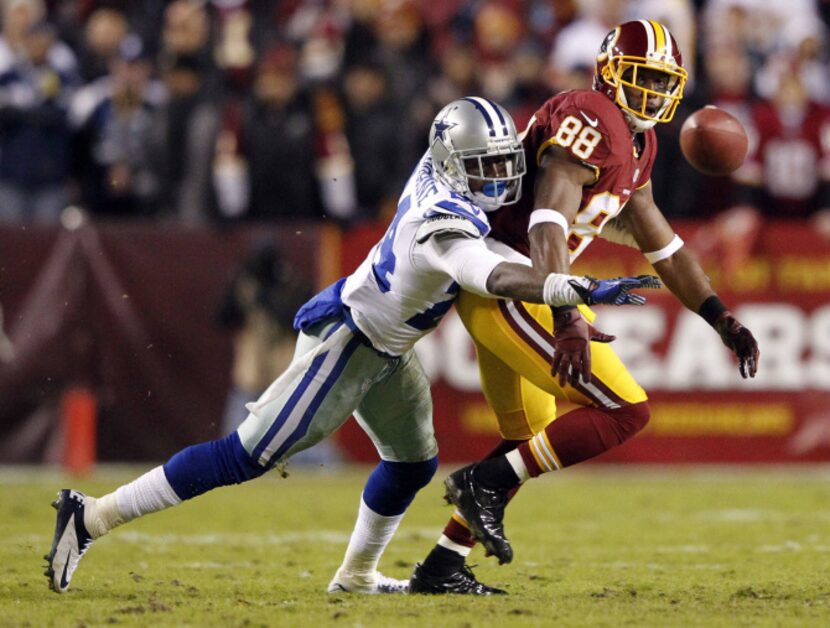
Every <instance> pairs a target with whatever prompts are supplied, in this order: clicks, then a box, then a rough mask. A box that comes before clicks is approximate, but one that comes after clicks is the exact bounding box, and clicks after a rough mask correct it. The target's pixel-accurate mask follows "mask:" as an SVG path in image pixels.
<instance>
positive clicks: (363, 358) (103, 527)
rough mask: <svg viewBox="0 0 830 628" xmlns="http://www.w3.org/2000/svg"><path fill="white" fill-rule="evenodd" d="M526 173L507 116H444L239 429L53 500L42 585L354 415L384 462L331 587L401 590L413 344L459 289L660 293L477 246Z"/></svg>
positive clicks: (423, 441)
mask: <svg viewBox="0 0 830 628" xmlns="http://www.w3.org/2000/svg"><path fill="white" fill-rule="evenodd" d="M524 172H525V162H524V151H523V148H522V145H521V143H520V142H519V139H518V137H517V134H516V128H515V126H514V123H513V120H512V119H511V118H510V115H509V114H508V113H507V111H506V110H504V109H503V108H502V107H501V106H499V105H497V104H495V103H492V102H490V101H487V100H485V99H483V98H463V99H460V100H456V101H454V102H452V103H450V104H449V105H448V106H447V107H445V108H444V109H443V110H442V111H441V112H440V113H439V114H438V116H437V118H436V119H435V121H434V123H433V126H432V129H431V132H430V147H429V150H428V151H427V152H426V154H425V155H424V156H423V158H422V159H421V161H420V162H419V163H418V165H417V167H416V168H415V171H414V173H413V174H412V176H411V178H410V180H409V182H408V183H407V185H406V188H405V189H404V191H403V194H402V195H401V198H400V202H399V204H398V211H397V214H396V216H395V218H394V220H393V221H392V223H391V224H390V225H389V228H388V229H387V231H386V234H385V236H384V237H383V239H382V240H381V241H380V242H379V243H377V244H376V245H375V246H374V247H373V248H372V250H371V251H370V252H369V255H368V256H367V257H366V259H365V261H364V262H363V263H362V264H361V265H360V267H359V268H358V269H357V270H356V271H355V272H354V273H352V274H351V275H350V276H348V277H346V278H344V279H341V280H340V281H338V282H336V283H335V284H333V285H331V286H329V287H328V288H326V289H325V290H323V291H322V292H320V293H319V294H318V295H317V296H315V297H314V298H313V299H311V300H310V301H309V302H308V303H306V304H305V305H304V306H303V307H302V308H300V310H299V312H298V313H297V316H296V319H295V326H296V327H297V328H298V329H300V332H301V333H300V334H299V338H298V340H297V350H296V354H295V357H294V360H293V362H292V363H291V365H290V366H289V368H288V369H287V370H286V371H285V372H284V373H283V374H282V375H281V376H280V377H279V378H278V379H277V380H276V381H275V382H274V383H273V384H271V386H270V387H269V388H268V389H267V390H266V391H265V392H264V393H263V394H262V396H261V397H260V398H259V400H258V401H256V402H255V403H252V404H249V405H248V410H249V412H250V413H249V415H248V417H247V419H246V420H245V421H244V422H243V423H242V425H240V427H239V429H238V430H237V431H236V432H234V433H233V434H231V435H229V436H228V437H226V438H222V439H219V440H215V441H210V442H207V443H202V444H199V445H194V446H192V447H188V448H185V449H183V450H182V451H180V452H178V453H177V454H175V455H174V456H173V457H172V458H171V459H170V460H168V461H167V462H166V463H165V464H164V465H161V466H158V467H156V468H154V469H152V470H151V471H149V472H147V473H145V474H144V475H142V476H141V477H139V478H137V479H136V480H133V481H132V482H130V483H128V484H125V485H124V486H121V487H119V488H118V489H116V490H115V491H114V492H112V493H109V494H107V495H104V496H103V497H99V498H97V499H96V498H94V497H91V496H87V495H84V494H83V493H80V492H78V491H74V490H70V489H64V490H62V491H60V492H59V493H58V498H57V500H56V501H55V502H54V504H53V506H54V507H55V508H56V509H57V511H58V512H57V522H56V525H55V536H54V540H53V543H52V548H51V551H50V552H49V554H48V555H47V556H46V557H45V558H46V560H47V563H48V564H47V568H46V575H47V577H48V579H49V586H50V587H51V588H52V589H53V590H54V591H57V592H61V593H62V592H65V591H66V590H67V589H68V588H69V585H70V581H71V579H72V576H73V574H74V572H75V570H76V568H77V566H78V562H79V560H80V558H81V557H82V556H83V554H84V553H85V552H86V550H87V549H88V548H89V546H90V544H91V543H92V541H93V540H95V539H97V538H98V537H100V536H103V535H104V534H106V533H107V532H109V531H110V530H111V529H113V528H114V527H116V526H118V525H121V524H123V523H126V522H127V521H131V520H132V519H135V518H137V517H140V516H142V515H146V514H149V513H152V512H156V511H159V510H163V509H165V508H169V507H170V506H175V505H176V504H179V503H181V502H182V501H184V500H187V499H191V498H193V497H196V496H197V495H201V494H202V493H205V492H206V491H209V490H211V489H213V488H216V487H219V486H226V485H230V484H238V483H241V482H244V481H246V480H250V479H253V478H255V477H258V476H260V475H262V474H263V473H265V472H266V471H268V470H269V469H271V468H272V467H274V466H275V465H276V464H278V463H280V462H282V461H285V460H286V459H288V458H289V457H290V456H291V455H292V454H295V453H297V452H298V451H302V450H303V449H306V448H308V447H311V446H312V445H314V444H315V443H317V442H319V441H320V440H322V439H323V438H325V437H327V436H328V435H329V434H331V433H332V432H334V431H335V430H336V429H337V428H338V427H340V426H341V425H342V424H343V423H344V422H345V421H346V419H348V418H349V416H350V415H352V414H354V416H355V417H356V418H357V420H358V422H359V423H360V425H361V427H362V428H363V429H364V430H365V431H366V433H367V434H368V435H369V437H370V438H371V439H372V441H373V442H374V444H375V447H376V448H377V450H378V453H379V454H380V458H381V462H380V464H379V465H378V466H377V468H376V469H375V470H374V471H373V472H372V474H371V476H370V478H369V480H368V482H367V484H366V487H365V489H364V492H363V496H362V500H361V505H360V513H359V516H358V523H357V527H356V529H355V532H354V534H353V535H352V539H351V542H350V544H349V548H348V550H347V553H346V558H345V560H344V562H343V564H342V566H341V568H340V569H339V570H338V572H337V574H336V575H335V578H334V580H332V582H331V584H330V585H329V589H330V590H334V591H341V590H342V591H354V592H361V593H379V592H398V591H404V590H405V589H406V587H407V584H408V581H406V580H404V581H398V580H394V579H391V578H386V577H384V576H383V575H382V574H380V573H379V572H378V571H377V564H378V561H379V559H380V555H381V553H382V552H383V550H384V548H385V547H386V545H387V544H388V542H389V540H390V538H391V536H392V534H393V533H394V531H395V530H396V528H397V527H398V524H399V523H400V520H401V518H402V517H403V513H404V511H405V510H406V508H407V506H408V505H409V504H410V502H411V501H412V499H413V498H414V496H415V494H416V492H417V491H418V490H419V489H420V488H421V487H423V486H424V485H426V484H427V483H428V482H429V480H430V479H431V478H432V476H433V474H434V472H435V469H436V466H437V453H438V446H437V444H436V442H435V436H434V433H433V426H432V401H431V396H430V391H429V382H428V380H427V378H426V376H425V374H424V372H423V370H422V368H421V366H420V364H419V363H418V360H417V358H416V357H415V353H414V352H413V351H412V347H413V345H414V344H415V342H416V341H417V340H418V339H419V338H421V337H422V336H424V335H425V334H427V333H429V332H430V331H431V330H432V329H434V328H435V326H436V325H437V324H438V322H439V321H440V320H441V318H442V317H443V316H444V314H446V312H447V311H448V310H449V309H450V307H451V306H452V303H453V300H454V299H455V296H456V294H457V293H458V291H459V289H460V288H463V289H464V290H468V291H471V292H474V293H476V294H480V295H486V296H489V297H504V298H509V299H521V300H523V301H531V302H535V303H547V304H550V305H564V304H576V303H587V304H592V303H612V304H616V305H622V304H626V303H631V304H640V303H642V302H643V301H644V299H643V297H641V296H640V295H637V294H633V293H631V292H630V290H631V289H632V288H639V287H657V286H658V285H659V283H658V282H657V281H656V278H655V277H651V276H644V277H632V278H620V279H615V280H606V281H600V280H592V279H589V278H585V277H573V276H570V275H562V274H557V275H554V274H551V275H544V274H540V273H538V272H537V271H534V270H533V269H532V268H531V266H530V265H529V263H527V264H523V263H516V262H508V261H506V260H505V258H503V257H501V256H500V255H498V254H496V253H494V252H491V251H490V250H488V248H487V246H486V245H485V240H484V236H486V235H487V233H488V232H489V230H490V226H489V223H488V220H487V216H486V213H485V212H486V211H489V210H494V209H497V208H498V207H500V206H502V205H507V204H510V203H513V202H515V201H516V200H518V199H519V197H520V195H521V178H522V175H523V174H524Z"/></svg>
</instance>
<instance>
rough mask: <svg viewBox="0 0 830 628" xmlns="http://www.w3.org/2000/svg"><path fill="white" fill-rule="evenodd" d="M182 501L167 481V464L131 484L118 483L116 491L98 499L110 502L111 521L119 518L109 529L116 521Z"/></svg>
mask: <svg viewBox="0 0 830 628" xmlns="http://www.w3.org/2000/svg"><path fill="white" fill-rule="evenodd" d="M110 498H112V499H111V501H109V500H110ZM104 500H108V501H107V502H106V504H102V502H104ZM181 501H182V500H181V499H179V496H178V495H176V492H175V491H174V490H173V487H172V486H170V482H168V481H167V476H165V475H164V468H163V467H161V466H158V467H156V468H155V469H153V470H151V471H148V472H147V473H145V474H144V475H142V476H141V477H139V478H137V479H135V480H133V481H132V482H130V483H129V484H125V485H124V486H120V487H118V488H117V489H116V490H115V492H114V493H110V494H109V495H104V497H102V498H101V499H99V500H98V504H99V505H106V506H107V512H109V513H110V514H109V519H108V520H107V521H113V522H114V521H115V519H116V518H117V519H118V520H117V522H115V525H110V526H109V527H108V528H107V531H109V530H110V529H111V528H114V527H115V526H116V525H120V524H122V523H126V522H127V521H132V520H133V519H135V518H136V517H141V516H142V515H147V514H149V513H151V512H158V511H159V510H164V509H165V508H169V507H170V506H175V505H176V504H180V503H181ZM113 509H114V515H113Z"/></svg>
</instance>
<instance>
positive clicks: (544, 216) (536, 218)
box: [527, 209, 570, 237]
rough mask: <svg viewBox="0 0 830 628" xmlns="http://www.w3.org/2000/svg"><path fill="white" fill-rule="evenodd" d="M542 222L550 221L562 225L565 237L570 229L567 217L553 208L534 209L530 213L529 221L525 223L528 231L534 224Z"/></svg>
mask: <svg viewBox="0 0 830 628" xmlns="http://www.w3.org/2000/svg"><path fill="white" fill-rule="evenodd" d="M542 222H552V223H555V224H557V225H559V226H560V227H562V231H564V232H565V237H567V236H568V233H569V231H570V226H569V225H568V219H567V218H565V216H564V215H563V214H561V213H560V212H558V211H556V210H555V209H534V210H533V211H532V212H531V214H530V222H529V223H528V225H527V230H528V231H530V230H531V229H533V226H534V225H538V224H539V223H542Z"/></svg>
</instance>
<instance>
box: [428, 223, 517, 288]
mask: <svg viewBox="0 0 830 628" xmlns="http://www.w3.org/2000/svg"><path fill="white" fill-rule="evenodd" d="M422 250H423V254H424V261H425V262H426V263H427V265H429V266H430V267H431V268H433V269H435V270H440V271H443V272H445V273H447V274H448V275H449V276H450V277H452V278H453V279H454V280H455V281H456V282H457V283H458V285H460V286H461V287H462V288H463V289H464V290H466V291H468V292H473V293H475V294H478V295H480V296H484V297H492V296H495V295H493V294H491V293H490V292H488V291H487V278H488V277H489V276H490V273H492V272H493V269H494V268H495V267H496V266H498V265H499V264H501V263H502V262H506V261H507V260H505V259H504V258H503V257H501V256H500V255H497V254H496V253H493V252H492V251H490V250H489V249H488V248H487V247H486V246H485V244H484V240H482V239H471V238H467V237H464V236H455V237H453V236H452V235H449V234H448V235H445V236H439V237H432V238H430V239H429V240H428V241H427V242H425V243H424V245H423V249H422Z"/></svg>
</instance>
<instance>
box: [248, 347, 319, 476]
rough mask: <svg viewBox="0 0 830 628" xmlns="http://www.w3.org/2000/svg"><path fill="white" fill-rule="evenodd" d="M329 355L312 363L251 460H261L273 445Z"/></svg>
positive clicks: (255, 449) (256, 448) (315, 359)
mask: <svg viewBox="0 0 830 628" xmlns="http://www.w3.org/2000/svg"><path fill="white" fill-rule="evenodd" d="M327 355H328V351H326V352H324V353H321V354H320V355H318V356H317V357H316V358H314V360H313V361H312V363H311V367H309V369H308V371H306V374H305V375H304V376H303V379H302V381H301V382H300V385H299V386H297V388H295V389H294V392H293V393H291V396H290V397H289V398H288V401H287V402H286V404H285V405H284V406H283V408H282V410H281V411H280V413H279V414H278V415H277V417H276V418H275V419H274V422H273V423H272V424H271V427H269V428H268V431H267V432H266V433H265V436H263V437H262V439H261V440H260V441H259V443H257V446H256V447H255V448H254V451H253V452H252V453H251V458H253V459H254V460H259V457H260V456H261V455H262V452H263V451H265V448H266V447H268V445H269V444H270V443H271V440H272V439H273V438H274V436H276V434H277V432H279V430H280V428H281V427H282V426H283V423H285V422H286V420H288V417H289V415H290V414H291V411H292V410H293V409H294V406H296V405H297V404H298V403H299V401H300V398H301V397H302V396H303V393H304V392H305V390H306V388H308V387H309V386H310V385H311V384H312V383H313V382H314V378H315V376H316V375H317V371H319V370H320V367H321V366H323V361H324V360H325V359H326V356H327Z"/></svg>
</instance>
